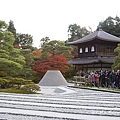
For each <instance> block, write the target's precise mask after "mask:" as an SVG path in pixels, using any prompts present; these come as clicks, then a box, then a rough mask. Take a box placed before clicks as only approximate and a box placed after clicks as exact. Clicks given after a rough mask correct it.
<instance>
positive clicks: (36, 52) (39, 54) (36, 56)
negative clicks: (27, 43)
mask: <svg viewBox="0 0 120 120" xmlns="http://www.w3.org/2000/svg"><path fill="white" fill-rule="evenodd" d="M32 53H33V56H34V58H39V57H40V56H41V49H39V50H37V51H33V52H32Z"/></svg>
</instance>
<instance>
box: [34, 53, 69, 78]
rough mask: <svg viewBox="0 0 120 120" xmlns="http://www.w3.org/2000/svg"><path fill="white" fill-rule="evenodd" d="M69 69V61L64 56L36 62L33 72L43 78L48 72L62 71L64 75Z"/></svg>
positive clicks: (55, 56)
mask: <svg viewBox="0 0 120 120" xmlns="http://www.w3.org/2000/svg"><path fill="white" fill-rule="evenodd" d="M68 69H69V66H68V64H67V60H66V58H65V57H64V56H63V55H54V56H49V57H48V58H47V59H46V60H36V61H35V65H34V67H33V70H35V71H36V73H37V75H39V76H41V77H42V76H43V75H44V74H45V73H46V72H47V70H60V71H61V72H62V74H63V75H64V74H65V72H66V71H67V70H68Z"/></svg>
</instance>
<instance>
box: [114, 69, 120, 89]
mask: <svg viewBox="0 0 120 120" xmlns="http://www.w3.org/2000/svg"><path fill="white" fill-rule="evenodd" d="M115 86H116V87H117V88H119V89H120V70H117V73H116V81H115Z"/></svg>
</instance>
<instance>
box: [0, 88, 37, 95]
mask: <svg viewBox="0 0 120 120" xmlns="http://www.w3.org/2000/svg"><path fill="white" fill-rule="evenodd" d="M0 92H5V93H19V94H38V93H34V92H27V91H24V90H21V89H10V88H9V89H0Z"/></svg>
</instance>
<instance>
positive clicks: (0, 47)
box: [0, 21, 25, 76]
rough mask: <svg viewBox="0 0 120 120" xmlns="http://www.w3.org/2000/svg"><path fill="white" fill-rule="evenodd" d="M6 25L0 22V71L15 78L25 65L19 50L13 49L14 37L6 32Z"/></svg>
mask: <svg viewBox="0 0 120 120" xmlns="http://www.w3.org/2000/svg"><path fill="white" fill-rule="evenodd" d="M7 26H8V25H7V24H6V23H5V22H4V21H0V71H3V72H5V73H7V74H8V75H10V76H15V75H17V74H18V73H19V71H20V70H22V68H23V65H24V63H25V61H24V57H23V56H22V55H21V54H20V50H18V49H16V48H14V47H13V43H14V41H15V37H14V35H13V34H12V33H11V32H10V31H8V30H7Z"/></svg>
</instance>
